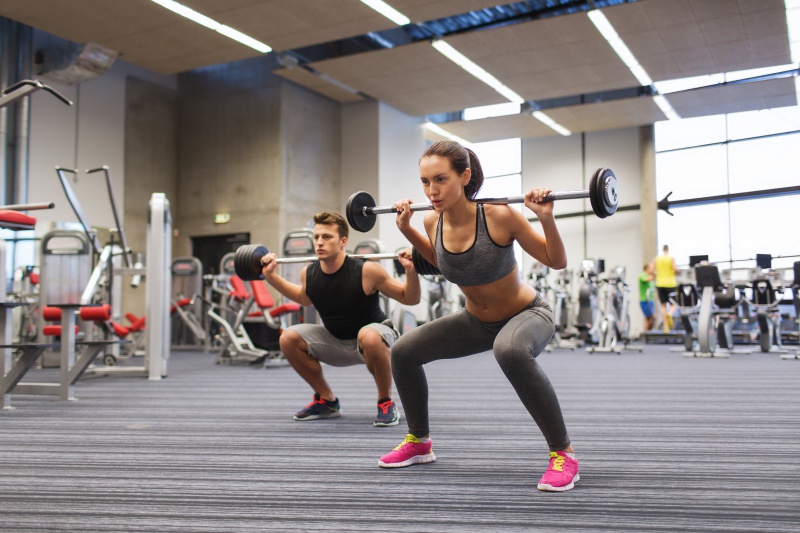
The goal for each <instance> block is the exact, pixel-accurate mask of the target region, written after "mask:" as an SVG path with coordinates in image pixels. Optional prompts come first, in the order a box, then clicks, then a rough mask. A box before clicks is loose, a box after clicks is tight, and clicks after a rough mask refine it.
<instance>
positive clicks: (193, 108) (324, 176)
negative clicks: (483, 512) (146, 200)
mask: <svg viewBox="0 0 800 533" xmlns="http://www.w3.org/2000/svg"><path fill="white" fill-rule="evenodd" d="M274 67H275V64H274V60H272V59H270V58H269V57H261V58H255V59H251V60H245V61H239V62H236V63H230V64H227V65H221V66H218V67H213V68H207V69H202V70H198V71H194V72H190V73H185V74H182V75H181V76H180V99H179V109H180V112H179V119H178V120H179V139H180V140H179V158H178V168H179V176H180V177H179V188H178V190H179V192H178V198H179V201H178V208H177V210H176V213H177V216H176V221H177V222H176V227H177V228H178V230H179V236H178V238H177V239H176V242H175V248H174V249H173V255H174V256H176V257H177V256H179V255H191V253H192V249H191V237H195V236H209V235H220V234H231V233H245V232H249V233H250V241H251V242H252V243H259V244H264V245H266V246H267V247H268V248H269V249H270V250H274V251H277V252H278V253H280V250H281V246H282V241H283V237H284V236H285V235H286V233H288V232H289V231H291V230H293V229H296V228H298V227H307V226H308V223H309V220H310V219H311V217H312V216H313V214H314V213H316V212H318V211H341V209H340V199H341V194H342V193H341V190H342V185H341V153H342V148H341V127H342V126H341V124H342V115H341V109H340V106H339V105H338V104H337V103H335V102H333V101H332V100H329V99H327V98H324V97H322V96H320V95H318V94H316V93H314V92H311V91H309V90H307V89H305V88H302V87H299V86H297V85H294V84H291V83H289V82H286V81H284V80H283V79H282V78H280V77H278V76H275V75H273V74H272V72H271V71H272V69H273V68H274ZM215 213H230V215H231V219H230V222H229V223H226V224H214V222H213V217H214V214H215ZM276 296H277V294H276Z"/></svg>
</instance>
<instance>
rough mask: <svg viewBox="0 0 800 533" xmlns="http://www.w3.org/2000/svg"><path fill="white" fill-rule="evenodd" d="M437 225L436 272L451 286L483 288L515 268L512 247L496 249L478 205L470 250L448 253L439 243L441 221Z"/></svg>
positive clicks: (441, 243) (512, 244)
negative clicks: (437, 265) (478, 286)
mask: <svg viewBox="0 0 800 533" xmlns="http://www.w3.org/2000/svg"><path fill="white" fill-rule="evenodd" d="M443 216H444V213H442V214H440V215H439V222H438V223H437V224H436V243H435V249H436V262H437V263H438V264H439V270H440V271H441V272H442V275H443V276H444V277H445V279H447V281H449V282H450V283H455V284H456V285H460V286H463V287H469V286H475V285H486V284H488V283H492V282H494V281H497V280H498V279H501V278H503V277H505V276H507V275H508V273H509V272H511V271H512V270H514V268H515V267H516V266H517V259H516V257H514V243H511V244H509V245H506V246H499V245H498V244H496V243H495V242H494V241H493V240H492V238H491V237H490V236H489V229H488V228H487V227H486V215H485V214H484V212H483V204H477V216H476V217H475V242H473V243H472V246H470V247H469V249H467V250H465V251H463V252H459V253H452V252H448V251H447V250H446V249H445V247H444V242H443V241H442V217H443Z"/></svg>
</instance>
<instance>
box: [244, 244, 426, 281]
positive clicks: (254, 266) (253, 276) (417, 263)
mask: <svg viewBox="0 0 800 533" xmlns="http://www.w3.org/2000/svg"><path fill="white" fill-rule="evenodd" d="M268 253H269V250H268V249H267V247H266V246H264V245H263V244H245V245H244V246H240V247H239V248H238V249H237V250H236V253H235V254H234V256H233V267H234V270H235V271H236V275H237V276H239V277H240V278H242V279H243V280H245V281H253V280H257V279H264V275H263V274H262V273H261V259H262V258H263V257H264V256H265V255H267V254H268ZM397 256H398V254H396V253H394V254H389V253H386V254H351V255H350V257H354V258H356V259H366V260H372V261H379V260H381V259H397ZM318 260H319V259H318V258H317V257H281V258H278V260H277V262H278V264H288V263H311V262H313V261H318ZM411 262H412V263H414V269H415V270H416V271H417V273H418V274H421V275H423V276H438V275H441V272H439V269H438V268H436V267H435V266H433V265H432V264H431V263H429V262H428V261H427V260H426V259H425V258H424V257H422V255H420V253H419V252H418V251H417V249H416V248H412V249H411Z"/></svg>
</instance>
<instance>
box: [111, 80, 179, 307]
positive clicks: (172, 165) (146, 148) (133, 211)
mask: <svg viewBox="0 0 800 533" xmlns="http://www.w3.org/2000/svg"><path fill="white" fill-rule="evenodd" d="M126 102H127V104H126V110H125V116H126V117H127V118H126V120H125V130H124V131H125V169H124V170H125V172H124V176H125V184H124V185H125V186H124V188H123V198H124V201H123V202H122V203H123V205H124V212H125V232H126V235H127V240H128V246H130V248H131V249H132V250H134V251H135V252H141V253H143V254H144V253H146V250H147V215H148V209H149V208H148V206H149V202H150V197H151V196H152V195H153V193H154V192H163V193H165V194H166V195H167V199H169V200H170V207H171V209H172V212H173V217H174V214H175V206H176V201H177V198H178V105H177V91H176V90H175V89H172V88H170V87H164V86H162V85H158V84H154V83H150V82H148V81H144V80H141V79H139V78H134V77H130V78H128V80H127V87H126ZM122 301H123V303H124V305H123V307H124V310H125V312H131V313H134V314H136V315H137V316H139V315H141V314H143V313H144V311H145V291H144V290H143V287H140V288H138V289H132V288H130V287H129V286H128V284H126V285H124V286H123V294H122Z"/></svg>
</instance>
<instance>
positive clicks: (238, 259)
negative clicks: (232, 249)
mask: <svg viewBox="0 0 800 533" xmlns="http://www.w3.org/2000/svg"><path fill="white" fill-rule="evenodd" d="M248 248H250V245H249V244H244V245H242V246H240V247H238V248H237V249H236V253H235V254H234V255H233V269H234V271H235V272H236V275H237V276H239V277H240V278H242V279H245V276H247V273H246V272H245V271H246V270H247V261H246V260H243V259H242V256H243V255H246V252H247V249H248Z"/></svg>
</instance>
